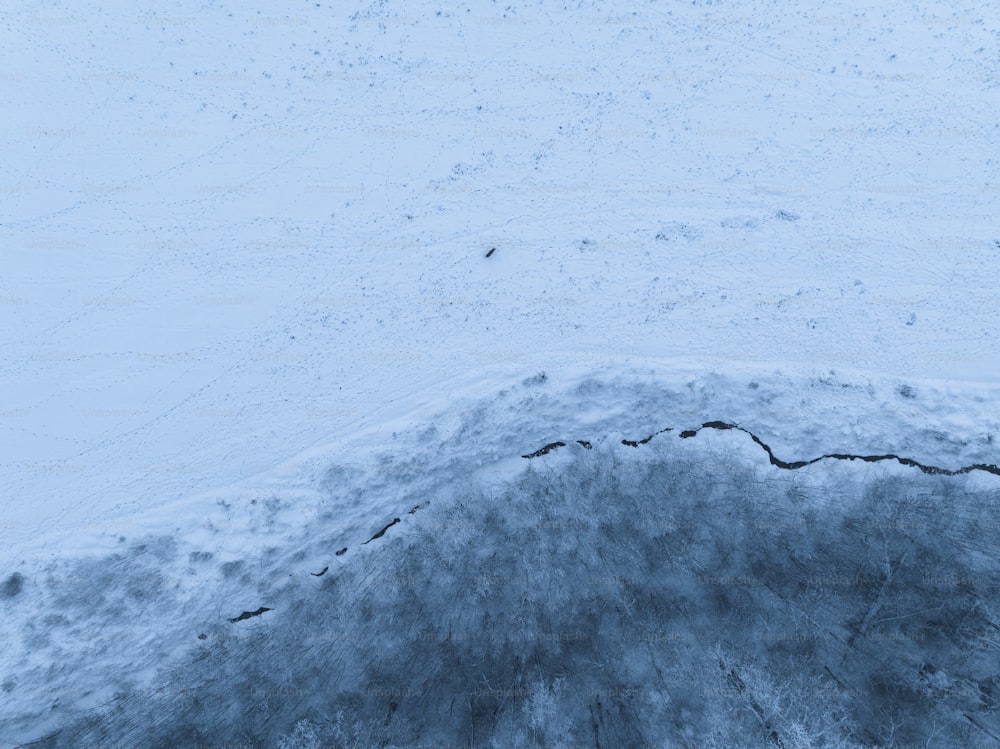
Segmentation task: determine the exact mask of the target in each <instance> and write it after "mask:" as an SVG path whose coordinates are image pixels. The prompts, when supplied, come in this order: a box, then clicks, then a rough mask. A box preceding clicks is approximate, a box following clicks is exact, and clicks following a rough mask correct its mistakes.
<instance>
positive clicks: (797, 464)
mask: <svg viewBox="0 0 1000 749" xmlns="http://www.w3.org/2000/svg"><path fill="white" fill-rule="evenodd" d="M702 429H716V430H719V431H728V430H730V429H735V430H737V431H739V432H743V433H744V434H746V435H748V436H749V437H750V439H752V440H753V441H754V442H755V443H756V444H757V445H758V446H759V447H760V448H761V449H762V450H763V451H764V452H766V453H767V457H768V460H769V461H770V462H771V465H773V466H776V467H778V468H784V469H785V470H789V471H794V470H796V469H799V468H804V467H805V466H810V465H812V464H813V463H819V462H820V461H821V460H827V459H831V460H862V461H864V462H866V463H877V462H879V461H883V460H895V461H896V462H897V463H899V464H900V465H904V466H910V467H911V468H919V469H920V470H921V471H923V472H924V473H928V474H931V475H938V476H958V475H960V474H963V473H971V472H972V471H984V472H986V473H992V474H993V475H994V476H1000V467H998V466H996V465H995V464H993V463H974V464H973V465H969V466H962V467H961V468H941V467H940V466H932V465H926V464H924V463H921V462H919V461H916V460H914V459H913V458H904V457H902V456H899V455H896V454H895V453H886V454H885V455H853V454H851V453H826V454H824V455H820V456H819V457H818V458H812V459H811V460H795V461H787V460H782V459H781V458H779V457H778V456H776V455H775V454H774V451H773V450H772V449H771V447H770V445H768V444H767V443H766V442H764V441H763V440H762V439H761V438H760V437H758V436H757V435H756V434H754V433H753V432H751V431H750V430H749V429H744V428H743V427H741V426H740V425H739V424H732V423H729V422H726V421H706V422H705V423H704V424H702V425H701V426H700V427H698V428H697V429H685V430H684V431H682V432H680V435H679V436H680V437H681V439H688V438H690V437H694V436H696V435H697V434H698V432H700V431H701V430H702ZM670 431H673V427H667V428H666V429H661V430H660V431H658V432H654V433H653V434H651V435H649V436H648V437H644V438H643V439H640V440H626V439H623V440H622V444H623V445H627V446H629V447H638V446H639V445H645V444H647V443H648V442H650V441H651V440H652V439H653V438H654V437H656V436H657V435H658V434H663V433H664V432H670ZM577 442H579V443H580V444H581V445H583V446H584V447H587V448H589V447H590V443H589V442H587V443H584V442H583V441H581V440H577ZM564 444H565V443H563V442H553V443H551V444H548V445H546V446H545V447H543V448H542V449H541V450H536V451H535V452H533V453H529V454H528V455H522V456H521V457H522V458H537V457H538V456H540V455H545V453H547V452H549V451H550V450H552V449H554V448H556V447H562V446H563V445H564Z"/></svg>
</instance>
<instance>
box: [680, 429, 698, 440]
mask: <svg viewBox="0 0 1000 749" xmlns="http://www.w3.org/2000/svg"><path fill="white" fill-rule="evenodd" d="M696 434H698V430H697V429H685V430H684V431H683V432H681V439H684V440H686V439H687V438H688V437H694V436H695V435H696Z"/></svg>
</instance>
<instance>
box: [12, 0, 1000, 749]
mask: <svg viewBox="0 0 1000 749" xmlns="http://www.w3.org/2000/svg"><path fill="white" fill-rule="evenodd" d="M995 21H996V19H995V13H994V12H992V11H991V10H990V9H989V8H988V7H980V6H974V5H967V6H960V5H952V6H949V7H943V6H942V7H927V8H924V7H920V6H916V5H899V4H887V5H885V6H884V7H878V6H872V5H871V3H861V2H853V1H852V2H847V1H840V0H838V1H835V2H830V3H825V4H823V7H822V8H821V9H820V8H790V7H786V6H785V5H782V4H779V3H772V2H754V1H752V0H742V1H738V2H733V3H712V2H693V3H680V2H676V3H675V2H662V1H660V2H643V3H639V4H631V5H629V4H622V3H597V2H581V3H577V4H573V5H566V6H561V5H555V4H552V3H542V2H536V3H502V4H498V3H486V2H478V1H477V2H474V3H469V4H459V5H454V6H449V7H445V6H441V5H438V4H434V3H430V2H425V1H424V0H412V1H411V2H407V3H405V4H403V3H397V2H389V1H387V0H383V1H381V2H373V3H364V2H355V1H354V0H349V2H347V3H324V2H295V3H289V4H285V5H283V6H282V7H281V8H280V9H277V8H275V7H273V5H272V4H266V3H260V2H243V3H225V2H212V3H195V2H191V0H176V1H175V2H173V3H170V4H168V5H166V6H163V5H156V6H155V7H154V6H153V5H151V4H148V3H139V4H136V3H126V2H123V1H121V0H112V1H111V2H102V3H99V4H98V3H94V2H89V0H86V1H81V2H73V3H68V2H55V3H48V4H45V5H42V4H39V3H35V2H29V1H28V0H16V1H15V2H12V3H8V4H7V5H6V7H5V8H4V9H2V10H0V22H2V23H0V48H2V49H3V50H4V57H3V60H4V62H3V63H2V65H0V92H2V99H3V101H5V102H7V106H5V107H4V117H3V118H0V149H2V154H3V158H2V159H0V194H2V196H3V200H2V201H0V227H2V234H0V383H2V386H0V441H2V454H0V548H2V549H4V550H5V551H4V552H3V556H4V565H5V566H4V568H3V570H0V572H3V574H4V576H6V575H8V574H13V573H15V572H17V573H18V574H22V575H24V579H25V581H26V583H25V586H26V587H25V594H24V597H19V598H18V599H17V602H16V606H17V608H14V603H10V604H9V606H8V609H5V610H4V612H3V613H4V621H3V624H2V626H3V627H4V635H5V638H10V639H11V640H13V641H16V643H17V644H16V645H15V646H14V647H12V648H11V649H10V650H9V651H8V652H9V653H10V655H6V656H4V657H6V658H8V661H7V663H6V664H5V665H4V668H3V671H4V672H5V673H6V672H7V671H8V670H10V669H12V668H15V666H16V667H17V668H25V669H27V670H26V671H25V672H24V673H25V676H24V677H23V678H22V680H21V682H20V684H21V686H20V687H19V689H18V691H17V692H16V693H15V692H14V691H11V692H10V693H5V695H4V696H5V699H6V698H7V697H9V698H10V699H11V700H13V702H11V703H9V704H12V705H14V707H12V708H11V711H12V714H13V712H14V711H16V712H17V714H19V715H22V716H23V715H34V714H36V713H35V708H37V707H38V701H39V699H40V697H39V695H40V694H41V693H42V691H44V689H45V688H46V687H48V688H49V689H51V688H53V687H52V684H50V683H47V677H46V676H45V672H44V670H38V669H44V668H45V663H47V662H51V661H52V659H59V658H64V659H66V661H67V662H72V663H78V664H79V663H83V662H85V660H86V659H87V658H90V659H91V660H90V661H89V664H90V665H89V666H88V667H87V668H89V669H92V670H90V671H88V670H86V669H83V670H80V671H78V677H74V678H79V679H81V680H82V682H81V683H84V682H87V681H88V679H91V678H93V679H97V677H96V676H94V675H95V674H100V673H103V672H105V671H106V670H107V669H108V668H113V667H114V665H115V664H116V663H118V662H119V660H117V659H119V658H120V654H119V653H117V652H115V651H114V650H107V651H106V652H105V655H101V656H99V657H98V656H96V655H94V653H93V652H92V649H91V650H88V649H87V648H86V647H84V645H83V644H81V643H84V642H85V641H86V638H87V637H89V635H85V634H84V633H83V630H81V631H78V632H75V634H73V635H72V636H66V638H65V639H60V638H57V639H56V640H55V641H54V643H53V641H52V640H51V633H50V635H49V640H48V641H47V640H46V638H45V637H42V636H41V635H39V636H37V637H35V638H34V639H31V638H30V637H28V636H27V635H25V632H27V631H28V629H27V623H28V622H29V621H35V620H37V621H42V620H43V619H44V616H45V615H48V614H51V611H49V607H52V606H55V605H56V603H54V600H55V599H52V598H48V597H45V596H49V595H50V593H46V594H45V596H42V595H41V593H38V595H39V596H40V597H39V598H32V597H31V596H32V595H34V593H32V591H36V592H38V591H42V590H50V591H51V590H56V588H50V587H46V586H50V582H47V581H50V578H52V576H55V578H59V575H60V574H61V573H59V572H58V570H59V569H61V568H62V567H63V566H65V565H68V564H70V562H69V560H71V559H73V558H76V557H78V556H82V557H90V558H103V557H104V556H105V555H107V554H116V553H119V550H120V549H121V548H122V547H123V546H125V547H129V545H130V544H140V545H141V544H145V543H147V542H146V541H144V540H142V539H146V538H147V537H158V538H169V539H171V541H170V542H169V543H168V544H167V545H166V546H165V547H164V549H167V547H169V549H170V550H169V552H168V551H167V550H164V551H163V552H162V555H163V559H168V558H169V559H175V558H176V559H188V558H190V557H189V555H190V554H191V553H198V552H205V551H208V550H210V551H211V552H212V553H213V554H215V555H217V557H216V558H217V559H224V560H225V561H233V562H235V561H240V560H246V559H258V558H259V557H260V555H261V554H264V551H263V550H264V549H267V548H276V549H280V550H281V552H280V554H279V556H280V558H281V559H282V560H283V559H284V558H285V557H284V556H283V555H286V554H292V553H293V552H294V551H295V549H293V546H296V545H301V543H305V540H304V539H306V538H307V537H308V532H309V530H310V529H311V528H313V527H314V526H312V525H310V523H311V522H313V521H315V520H316V519H317V518H322V524H323V528H324V533H325V534H327V535H329V536H331V537H333V536H336V537H337V538H343V543H344V545H345V546H352V547H353V546H354V545H356V544H358V543H360V541H362V540H364V539H363V537H365V538H366V537H368V536H370V535H371V533H373V532H375V531H377V530H378V529H379V527H381V526H382V525H384V524H385V522H389V521H391V520H392V519H393V517H395V516H396V515H398V513H400V512H405V511H406V510H407V509H408V508H406V507H403V506H397V505H396V504H394V503H397V502H398V501H399V497H400V496H409V492H410V491H411V489H412V486H411V484H412V483H413V482H414V481H417V480H418V478H419V477H420V476H423V475H424V474H425V473H426V475H427V481H429V482H433V480H435V479H440V478H442V477H443V476H445V475H446V474H447V472H448V471H453V470H457V469H458V467H461V471H462V472H463V473H468V472H470V471H472V470H473V467H474V468H475V469H476V470H478V471H479V473H477V474H475V478H476V481H479V482H487V483H488V482H497V485H501V484H503V483H504V482H506V481H507V480H509V479H510V478H511V477H513V476H515V475H517V474H518V472H519V471H521V470H523V464H524V463H525V462H526V461H524V460H523V459H522V458H520V457H519V456H521V455H522V454H525V453H528V452H531V451H533V450H535V449H538V448H539V447H542V446H543V445H545V444H547V443H550V442H553V441H556V440H565V441H567V442H569V441H572V440H578V439H579V440H587V441H592V442H593V443H594V444H598V443H599V442H601V441H602V440H605V441H607V442H608V444H613V443H617V442H620V440H621V439H623V438H628V439H637V438H642V437H645V436H647V435H649V434H651V433H653V432H655V431H657V430H659V429H662V428H664V427H668V426H669V427H676V428H678V429H686V428H693V427H697V426H698V425H700V424H701V423H703V422H704V421H708V420H723V421H727V422H736V423H739V424H741V425H743V426H746V427H747V428H748V429H750V430H751V431H753V432H754V433H755V434H757V435H759V436H760V437H761V438H762V439H763V440H765V441H766V442H767V443H768V444H769V445H770V446H771V447H773V448H774V450H775V452H776V453H777V454H779V455H781V456H782V457H784V458H786V459H810V458H813V457H816V456H818V455H821V454H824V453H828V452H853V453H858V454H873V453H874V454H882V453H888V452H893V453H897V454H900V455H906V456H909V457H911V458H913V459H915V460H920V461H923V462H926V463H929V464H934V465H940V466H944V467H951V468H954V467H960V466H963V465H969V464H972V463H977V462H983V463H998V462H1000V455H998V453H1000V451H998V448H997V440H998V439H1000V437H998V428H1000V426H998V420H1000V417H998V416H997V413H998V411H997V408H996V404H997V403H998V402H1000V385H998V382H1000V376H998V373H1000V355H998V351H1000V349H998V348H997V347H996V345H995V341H996V335H997V332H998V317H997V314H996V308H997V303H998V296H997V289H1000V271H998V270H997V269H998V259H1000V230H998V229H997V226H996V220H995V216H996V215H998V214H1000V184H998V182H997V179H996V174H997V163H996V154H997V149H998V146H1000V124H998V123H1000V97H998V94H997V92H998V90H1000V89H998V88H997V77H996V76H997V70H998V69H1000V36H998V34H997V31H996V28H995V27H996V23H995ZM493 248H495V251H493V252H492V253H491V254H490V256H489V257H487V256H486V255H487V253H488V252H489V251H490V250H491V249H493ZM541 372H544V373H545V377H544V378H541V377H539V376H538V375H539V373H541ZM533 378H534V379H533ZM705 441H706V442H709V441H710V442H711V443H712V444H713V445H718V446H721V447H720V448H719V449H724V450H733V451H736V452H737V453H738V454H739V455H741V456H744V457H745V458H746V459H747V460H762V459H763V458H762V457H761V454H760V452H759V450H756V448H755V447H754V446H753V445H752V443H748V440H746V439H745V438H744V437H742V436H741V435H737V434H719V435H711V436H710V435H705ZM689 442H694V441H689ZM445 445H447V446H448V450H450V451H452V453H453V455H451V456H450V457H448V458H447V459H446V458H445V457H442V456H441V455H440V454H439V453H440V451H441V450H442V449H444V446H445ZM685 449H692V450H693V449H696V448H695V447H692V446H690V445H687V446H686V447H685ZM401 455H406V456H408V457H407V458H406V459H405V461H404V462H405V464H406V465H405V466H403V467H399V466H397V463H398V462H399V461H400V460H401V458H400V457H399V456H401ZM553 459H555V458H553ZM407 466H408V467H407ZM338 467H339V468H338ZM852 469H854V470H856V471H858V472H862V473H863V472H865V471H869V472H875V473H878V472H881V471H884V470H888V469H887V468H886V467H885V466H884V465H882V464H879V465H877V466H871V465H862V466H853V465H852ZM830 470H831V471H833V470H839V469H830ZM811 475H814V476H819V477H820V478H817V481H823V480H827V479H826V478H825V474H822V473H821V472H819V473H817V472H813V473H812V474H811ZM973 480H974V481H979V480H980V477H979V476H976V477H975V478H974V479H973ZM982 480H983V481H984V482H988V479H987V478H985V477H983V478H982ZM331 487H333V488H331ZM334 488H335V489H336V491H334ZM404 488H405V491H404ZM347 495H350V499H347ZM334 496H336V497H337V499H336V501H334V499H332V497H334ZM271 500H274V502H273V507H272V505H268V509H267V510H266V511H265V510H264V509H262V508H263V507H264V505H265V503H266V502H268V501H271ZM254 501H256V502H257V503H256V504H254ZM366 534H367V535H366ZM324 537H325V536H324ZM120 538H125V539H126V540H125V541H120V540H119V539H120ZM165 543H166V542H165ZM129 548H131V547H129ZM296 548H297V547H296ZM122 553H124V552H122ZM126 556H127V555H126ZM349 558H350V555H345V556H344V557H343V559H341V560H340V561H341V562H343V563H345V564H346V563H347V562H346V560H348V559H349ZM161 561H162V560H161ZM300 561H301V564H302V565H306V564H307V562H308V563H309V564H311V563H312V559H311V558H308V559H302V560H300ZM162 563H163V564H164V565H166V564H167V562H165V561H162ZM298 563H299V562H296V564H298ZM171 564H172V562H171ZM178 564H180V562H178ZM185 564H186V563H185ZM289 564H290V562H289ZM324 564H325V562H324ZM46 565H48V566H46ZM268 565H269V566H268V569H269V570H275V569H281V570H285V569H286V568H287V567H288V565H287V564H285V562H284V561H282V562H281V563H279V562H278V561H273V560H272V561H271V562H269V563H268ZM170 569H173V568H170ZM295 569H296V574H297V572H298V568H295ZM304 569H305V567H303V570H304ZM186 570H187V568H186V567H184V568H183V569H181V568H178V569H177V570H174V571H171V572H166V573H162V572H161V574H165V575H166V576H167V577H168V578H170V579H171V580H174V579H176V580H178V581H179V582H178V585H179V586H180V588H179V590H181V589H184V590H186V589H187V588H186V587H185V586H189V585H190V586H192V587H191V591H190V594H188V593H184V594H183V595H182V594H181V593H180V592H177V593H176V595H177V596H178V600H184V601H187V602H188V603H187V604H186V605H188V606H189V607H190V608H189V609H188V610H187V613H185V614H184V616H178V617H177V618H176V620H174V619H171V620H170V621H173V622H175V623H174V624H170V623H168V621H167V619H166V618H160V619H156V620H155V621H156V622H157V624H156V627H157V628H158V629H157V631H158V632H160V635H159V636H161V637H162V641H161V644H160V645H158V646H157V647H156V648H153V649H151V650H150V651H149V653H150V654H151V655H149V656H148V663H146V664H145V665H144V666H143V668H149V669H151V668H153V666H154V664H155V663H158V662H159V659H161V658H166V657H167V655H166V654H167V653H169V652H171V647H173V646H171V645H170V644H169V643H171V642H173V640H171V637H173V636H174V635H175V634H177V633H178V632H180V631H181V630H183V631H184V632H187V629H188V628H189V627H190V626H193V625H192V622H195V621H200V619H199V617H202V618H204V617H208V618H212V617H215V618H220V617H221V618H222V619H225V618H226V617H228V616H231V615H235V614H238V613H239V611H240V610H241V609H240V607H241V606H252V605H255V603H254V602H253V601H247V600H245V597H246V591H245V590H243V589H241V588H239V587H238V586H236V587H234V588H232V590H229V592H225V590H224V589H223V588H216V587H211V586H209V587H206V588H204V589H203V590H199V589H198V586H197V585H196V584H195V583H193V582H191V579H189V577H187V575H188V573H187V571H186ZM289 574H292V573H291V572H290V573H289ZM302 574H305V572H303V573H302ZM46 575H47V576H48V577H46ZM67 579H68V578H67ZM57 583H58V580H56V581H55V582H52V583H51V585H56V586H57V587H58V585H57ZM33 586H35V587H33ZM51 595H52V596H58V595H59V593H58V591H57V592H56V593H51ZM32 601H33V602H32ZM131 605H132V604H131V603H130V604H129V606H131ZM136 605H139V604H136ZM32 607H34V608H32ZM129 612H130V616H131V615H132V614H134V611H132V609H129ZM123 621H126V623H125V624H122V625H121V627H120V629H113V630H108V631H107V632H105V634H104V635H102V637H103V638H104V640H102V641H103V642H106V643H111V642H116V643H117V642H121V643H124V644H122V646H121V647H122V648H123V652H128V653H133V654H135V653H138V652H139V651H140V650H141V649H142V643H143V640H142V638H141V637H138V636H137V635H135V634H134V633H133V632H131V630H130V629H129V626H128V625H127V619H126V620H123ZM39 626H40V625H39ZM52 626H56V625H52ZM116 626H117V625H116ZM171 627H175V628H176V629H171ZM185 636H186V635H185ZM163 643H167V644H163ZM108 647H110V646H108ZM53 648H55V649H53ZM130 648H131V650H130ZM29 651H32V652H33V653H34V655H32V656H31V658H33V659H34V660H33V661H32V662H31V663H32V664H33V665H31V666H30V668H29V666H28V665H26V664H27V662H26V661H19V660H17V659H18V658H21V657H27V656H26V655H25V654H26V653H28V652H29ZM136 658H138V656H137V655H136ZM47 659H49V660H47ZM102 659H104V660H102ZM17 664H19V665H17ZM80 668H81V669H82V668H83V667H82V666H81V667H80ZM32 669H34V670H32ZM102 669H103V671H102ZM59 678H60V679H61V678H64V677H63V676H60V677H59ZM78 687H79V684H77V685H76V686H75V687H67V688H66V689H67V691H68V692H71V693H73V694H74V695H76V696H75V697H72V698H70V697H66V698H65V699H64V700H63V701H62V703H61V704H62V705H63V707H64V708H66V709H70V707H72V706H73V705H75V704H76V703H75V702H74V700H78V699H81V697H80V696H79V695H80V694H81V691H80V689H78ZM91 688H93V687H91ZM98 696H100V695H98ZM95 700H96V701H97V702H99V700H98V698H97V697H94V698H92V701H95ZM88 704H89V703H88ZM95 704H96V703H95ZM54 715H55V717H53V718H52V721H54V723H53V724H56V723H58V721H59V720H60V719H61V717H60V716H63V714H62V713H56V714H54ZM25 720H27V719H25ZM43 727H44V726H42V725H41V724H30V722H26V723H21V724H18V727H17V730H16V731H15V730H14V728H11V730H10V731H9V732H8V733H9V735H10V736H11V737H13V738H10V739H9V740H11V741H15V740H24V739H25V738H26V737H32V736H36V735H39V731H40V730H41V728H43ZM50 727H51V726H50ZM5 730H6V729H5ZM15 734H16V736H15ZM0 740H8V737H7V736H4V735H0Z"/></svg>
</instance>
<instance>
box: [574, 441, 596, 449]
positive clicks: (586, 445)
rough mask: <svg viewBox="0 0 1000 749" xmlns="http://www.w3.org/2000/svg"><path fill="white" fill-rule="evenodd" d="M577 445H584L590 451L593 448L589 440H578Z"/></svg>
mask: <svg viewBox="0 0 1000 749" xmlns="http://www.w3.org/2000/svg"><path fill="white" fill-rule="evenodd" d="M576 443H577V444H578V445H583V446H584V447H585V448H587V449H588V450H589V449H590V448H592V447H593V445H591V444H590V443H589V442H587V440H577V441H576Z"/></svg>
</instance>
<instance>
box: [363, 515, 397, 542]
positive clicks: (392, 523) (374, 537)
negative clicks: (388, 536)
mask: <svg viewBox="0 0 1000 749" xmlns="http://www.w3.org/2000/svg"><path fill="white" fill-rule="evenodd" d="M398 522H399V518H393V519H392V522H391V523H389V525H387V526H386V527H385V528H383V529H382V530H380V531H379V532H378V533H376V534H375V535H374V536H372V537H371V538H369V539H368V540H367V541H365V543H366V544H370V543H371V542H372V541H374V540H375V539H376V538H382V536H384V535H385V532H386V531H387V530H389V529H390V528H392V526H394V525H395V524H396V523H398ZM362 545H364V544H362Z"/></svg>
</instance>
